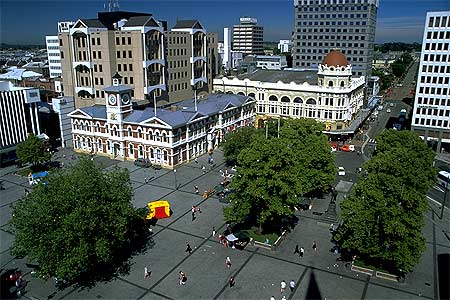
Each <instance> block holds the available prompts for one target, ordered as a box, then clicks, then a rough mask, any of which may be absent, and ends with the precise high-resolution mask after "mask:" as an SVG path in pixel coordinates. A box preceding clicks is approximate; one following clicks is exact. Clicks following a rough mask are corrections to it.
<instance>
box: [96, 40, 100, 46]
mask: <svg viewBox="0 0 450 300" xmlns="http://www.w3.org/2000/svg"><path fill="white" fill-rule="evenodd" d="M97 45H98V46H100V38H97Z"/></svg>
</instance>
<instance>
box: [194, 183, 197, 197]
mask: <svg viewBox="0 0 450 300" xmlns="http://www.w3.org/2000/svg"><path fill="white" fill-rule="evenodd" d="M194 190H195V193H196V194H197V195H198V185H194Z"/></svg>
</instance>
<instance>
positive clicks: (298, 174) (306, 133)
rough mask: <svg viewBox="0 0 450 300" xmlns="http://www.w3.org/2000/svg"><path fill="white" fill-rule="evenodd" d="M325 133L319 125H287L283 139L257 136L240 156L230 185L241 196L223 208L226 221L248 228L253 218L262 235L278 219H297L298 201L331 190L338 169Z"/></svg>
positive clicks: (288, 122)
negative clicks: (242, 223) (283, 217)
mask: <svg viewBox="0 0 450 300" xmlns="http://www.w3.org/2000/svg"><path fill="white" fill-rule="evenodd" d="M322 130H323V124H320V123H317V122H316V121H314V120H307V119H301V120H285V121H284V122H282V124H281V126H280V131H279V135H280V137H279V138H278V137H276V136H275V137H274V136H272V135H269V136H268V139H266V138H265V136H264V135H255V136H254V140H253V141H252V142H251V144H250V145H249V146H248V147H246V148H244V149H243V150H242V151H241V152H240V154H239V155H238V169H237V176H235V177H234V179H233V182H232V183H231V188H233V189H235V190H236V192H235V193H232V194H231V195H230V200H231V201H230V202H231V204H230V205H229V206H228V207H225V208H224V215H225V218H226V219H227V220H230V221H235V222H243V221H244V220H245V219H246V218H247V217H248V216H254V217H256V222H257V224H258V225H259V227H260V230H261V229H262V227H263V225H264V224H265V223H268V222H271V221H273V220H274V219H276V218H277V217H280V216H289V215H292V214H293V212H294V206H295V205H296V204H298V197H299V196H301V195H304V194H307V193H309V192H311V191H314V190H325V189H327V188H328V186H329V184H330V183H331V182H332V181H333V179H334V178H335V174H336V166H335V163H334V157H333V155H332V153H331V151H330V146H329V145H328V142H327V138H326V137H325V135H324V134H323V133H322ZM277 135H278V134H277Z"/></svg>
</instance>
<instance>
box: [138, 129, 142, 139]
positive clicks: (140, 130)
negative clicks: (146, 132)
mask: <svg viewBox="0 0 450 300" xmlns="http://www.w3.org/2000/svg"><path fill="white" fill-rule="evenodd" d="M138 138H140V139H142V129H140V128H139V129H138Z"/></svg>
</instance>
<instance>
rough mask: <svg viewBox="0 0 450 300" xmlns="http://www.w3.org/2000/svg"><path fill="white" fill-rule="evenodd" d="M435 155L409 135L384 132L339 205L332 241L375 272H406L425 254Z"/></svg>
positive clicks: (392, 131)
mask: <svg viewBox="0 0 450 300" xmlns="http://www.w3.org/2000/svg"><path fill="white" fill-rule="evenodd" d="M433 160H434V153H433V151H431V150H430V149H429V148H428V147H427V145H426V144H425V143H424V142H423V141H422V140H421V139H420V138H419V137H418V136H417V135H416V134H415V133H413V132H410V131H395V130H387V131H384V132H383V133H382V134H381V135H380V136H378V137H377V154H376V155H375V156H374V157H373V158H372V159H371V160H370V161H369V162H367V163H366V164H365V165H364V168H365V169H366V170H367V172H368V175H367V176H366V177H365V178H362V179H361V180H360V182H358V185H357V186H356V188H355V190H354V191H353V193H352V195H351V196H350V197H348V198H347V199H345V200H344V201H343V202H342V204H341V209H342V220H343V225H342V226H341V227H340V228H339V230H338V232H337V234H336V235H335V239H336V240H337V241H338V242H339V243H340V244H341V246H342V247H343V248H344V249H346V250H347V251H349V252H350V253H352V254H356V255H358V256H359V257H360V258H361V259H363V260H365V261H367V262H368V263H370V264H373V265H375V266H376V267H381V268H384V269H386V270H388V271H393V272H410V271H411V270H412V268H413V267H414V266H415V265H416V264H417V263H418V261H419V259H420V257H421V255H422V253H423V251H424V250H425V239H424V238H423V236H422V233H421V232H422V228H423V226H424V212H425V210H426V208H427V202H426V198H425V193H426V191H427V190H428V189H429V188H430V187H431V186H432V185H433V183H434V182H435V179H436V170H435V168H434V167H433V166H432V164H433Z"/></svg>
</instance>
